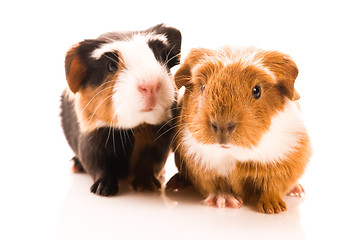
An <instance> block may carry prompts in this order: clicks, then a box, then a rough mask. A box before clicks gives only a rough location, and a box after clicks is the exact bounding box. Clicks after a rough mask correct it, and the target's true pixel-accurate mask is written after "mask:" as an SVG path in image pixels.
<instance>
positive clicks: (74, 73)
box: [65, 43, 86, 93]
mask: <svg viewBox="0 0 361 240" xmlns="http://www.w3.org/2000/svg"><path fill="white" fill-rule="evenodd" d="M79 45H80V43H78V44H75V45H74V46H73V47H72V48H71V49H70V50H69V51H68V52H67V53H66V57H65V73H66V80H67V82H68V85H69V88H70V90H71V91H72V92H73V93H76V92H77V91H78V90H79V88H80V86H81V83H82V82H83V81H84V78H85V75H86V66H85V65H84V64H83V63H82V61H81V58H80V55H79V51H78V49H79Z"/></svg>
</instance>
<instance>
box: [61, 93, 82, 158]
mask: <svg viewBox="0 0 361 240" xmlns="http://www.w3.org/2000/svg"><path fill="white" fill-rule="evenodd" d="M60 108H61V113H60V117H61V125H62V127H63V131H64V134H65V137H66V140H67V141H68V143H69V145H70V147H71V149H72V150H73V151H74V153H76V154H77V155H78V142H79V133H80V132H79V131H80V130H79V124H78V120H77V117H76V113H75V110H74V99H72V98H71V96H69V93H68V92H67V91H64V92H63V94H62V95H61V105H60Z"/></svg>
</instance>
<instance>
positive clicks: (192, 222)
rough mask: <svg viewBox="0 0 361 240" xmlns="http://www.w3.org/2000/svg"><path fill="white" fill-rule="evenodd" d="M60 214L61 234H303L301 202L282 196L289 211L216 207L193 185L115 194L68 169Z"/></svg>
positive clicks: (300, 236)
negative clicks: (98, 191) (93, 189)
mask: <svg viewBox="0 0 361 240" xmlns="http://www.w3.org/2000/svg"><path fill="white" fill-rule="evenodd" d="M70 178H71V183H70V188H69V190H68V193H67V194H66V197H65V199H64V202H63V204H62V207H61V212H60V215H59V219H58V226H57V236H58V237H59V239H106V238H114V237H116V238H117V237H119V238H121V237H124V239H189V238H190V239H203V238H206V239H217V238H225V237H235V236H247V239H264V238H267V239H291V238H292V239H303V238H304V232H303V229H302V227H301V223H300V213H299V211H300V210H299V208H300V207H299V206H300V205H301V204H302V203H303V201H304V200H303V199H299V198H293V197H286V202H287V204H288V212H286V213H281V214H278V215H265V214H261V213H258V212H257V211H256V209H255V207H253V206H248V205H245V206H243V207H242V208H241V209H230V208H225V209H217V208H215V207H207V206H204V205H202V204H201V201H202V200H203V198H202V196H201V195H200V194H198V193H197V192H196V191H195V190H193V189H192V188H187V189H185V190H181V191H178V192H170V193H169V192H164V191H162V192H161V193H151V192H133V191H131V190H129V189H127V188H126V187H125V188H123V189H120V193H119V194H118V195H116V196H114V197H101V196H97V195H94V194H91V193H90V192H89V186H90V185H91V183H92V180H91V178H90V177H89V176H87V175H85V174H72V175H71V176H70Z"/></svg>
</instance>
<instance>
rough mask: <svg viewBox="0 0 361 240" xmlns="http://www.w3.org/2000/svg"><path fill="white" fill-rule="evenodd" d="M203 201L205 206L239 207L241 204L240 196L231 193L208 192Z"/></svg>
mask: <svg viewBox="0 0 361 240" xmlns="http://www.w3.org/2000/svg"><path fill="white" fill-rule="evenodd" d="M203 203H204V204H205V205H207V206H215V207H218V208H225V207H230V208H240V207H242V205H243V201H242V199H241V198H240V197H237V196H233V195H231V194H217V195H216V194H210V195H209V196H208V197H207V198H206V199H205V200H204V201H203Z"/></svg>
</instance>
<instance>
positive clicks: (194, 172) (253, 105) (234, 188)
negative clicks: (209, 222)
mask: <svg viewBox="0 0 361 240" xmlns="http://www.w3.org/2000/svg"><path fill="white" fill-rule="evenodd" d="M252 54H253V56H254V57H253V58H252V60H249V61H246V60H244V59H247V58H248V57H249V56H250V55H252ZM297 75H298V69H297V66H296V64H295V63H294V62H293V61H292V60H291V59H290V58H289V57H288V56H287V55H284V54H282V53H279V52H273V51H263V50H256V49H246V51H245V52H241V51H239V50H235V49H231V48H224V49H221V50H218V51H212V50H207V49H194V50H192V51H191V52H190V54H189V55H188V56H187V58H186V59H185V62H184V64H183V65H182V66H181V67H180V68H179V70H178V71H177V73H176V74H175V80H176V84H177V86H178V87H180V86H182V85H184V86H185V87H186V91H185V94H184V98H183V102H182V110H181V114H180V118H179V121H178V123H177V131H176V136H175V142H174V149H175V160H176V165H177V167H178V169H179V171H180V174H181V176H182V178H183V179H187V180H188V181H190V182H191V183H192V184H193V185H194V186H195V187H196V188H197V189H198V190H199V191H200V192H201V193H202V194H203V195H204V196H206V197H207V196H208V195H209V194H212V193H229V194H234V195H236V196H237V197H242V198H252V197H256V198H257V199H258V203H257V208H258V210H259V211H261V212H265V213H277V212H280V211H284V210H286V204H285V202H284V201H283V200H282V198H283V196H284V195H285V194H286V193H287V192H288V191H289V190H290V189H291V188H292V187H293V186H294V184H295V183H296V182H297V180H298V179H299V178H300V177H301V175H302V174H303V172H304V170H305V167H306V165H307V163H308V161H309V158H310V153H311V147H310V143H309V138H308V135H307V133H306V132H300V133H299V134H298V135H297V136H298V138H299V146H298V147H297V148H296V149H295V150H294V151H293V152H291V153H290V154H288V156H287V157H286V158H285V159H280V160H279V161H278V162H276V163H272V164H271V163H269V164H265V163H257V162H256V161H252V159H249V161H247V162H237V164H236V166H235V168H234V170H233V172H232V173H231V174H230V175H229V176H228V177H224V176H220V175H218V174H217V173H216V172H215V171H213V170H211V169H208V168H206V167H204V166H202V165H200V164H199V163H198V162H197V161H196V160H195V159H194V157H195V156H189V155H187V149H186V147H185V146H184V145H183V139H182V138H183V135H182V132H183V130H184V127H185V126H186V127H187V128H188V130H189V131H190V132H191V134H192V136H193V137H194V138H195V139H196V141H197V142H199V143H202V144H219V143H225V144H232V145H236V146H242V147H246V148H251V147H252V146H257V143H258V142H259V141H260V139H261V137H262V135H263V134H264V133H265V132H266V131H267V130H268V129H269V127H270V124H271V119H272V117H273V116H274V115H275V114H276V113H277V112H279V111H282V110H283V109H284V107H285V102H286V99H290V100H297V99H298V98H299V95H298V93H297V92H296V91H295V89H294V82H295V79H296V77H297ZM202 85H205V88H204V91H203V92H202ZM256 85H259V86H261V94H262V97H261V98H260V99H258V100H255V99H254V98H253V97H252V88H253V87H254V86H256ZM212 122H217V124H218V125H219V126H226V124H227V123H229V122H235V123H236V128H235V129H234V131H232V132H227V131H223V132H222V131H220V133H215V132H214V131H213V130H212ZM275 151H277V149H275Z"/></svg>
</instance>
